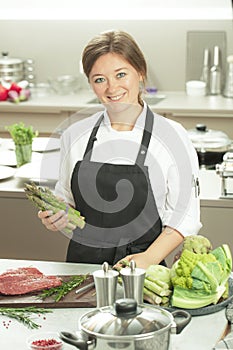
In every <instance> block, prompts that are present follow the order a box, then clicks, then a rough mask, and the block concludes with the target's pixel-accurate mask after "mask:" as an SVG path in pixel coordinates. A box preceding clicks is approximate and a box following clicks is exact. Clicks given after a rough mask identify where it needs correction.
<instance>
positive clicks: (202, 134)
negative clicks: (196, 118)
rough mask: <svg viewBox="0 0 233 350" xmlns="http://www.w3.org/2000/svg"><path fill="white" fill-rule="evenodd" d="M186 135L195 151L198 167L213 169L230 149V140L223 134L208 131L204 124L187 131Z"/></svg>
mask: <svg viewBox="0 0 233 350" xmlns="http://www.w3.org/2000/svg"><path fill="white" fill-rule="evenodd" d="M188 135H189V137H190V139H191V141H192V143H193V145H194V147H195V149H196V151H197V155H198V160H199V165H200V167H205V168H215V165H216V164H218V163H221V162H222V160H223V156H224V154H225V153H226V152H227V151H229V150H230V149H231V147H232V140H230V139H229V137H228V136H227V135H226V134H225V133H224V132H222V131H219V130H211V129H208V128H207V126H206V125H204V124H197V125H196V128H195V129H191V130H188Z"/></svg>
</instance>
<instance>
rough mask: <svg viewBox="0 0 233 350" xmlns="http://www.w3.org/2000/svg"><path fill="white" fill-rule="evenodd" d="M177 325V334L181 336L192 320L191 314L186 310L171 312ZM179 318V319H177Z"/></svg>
mask: <svg viewBox="0 0 233 350" xmlns="http://www.w3.org/2000/svg"><path fill="white" fill-rule="evenodd" d="M171 314H172V316H173V317H174V320H175V323H176V334H180V333H181V332H182V330H183V329H184V328H185V327H186V326H187V325H188V324H189V322H190V321H191V319H192V316H191V315H190V313H188V312H187V311H184V310H175V311H172V312H171ZM176 318H179V319H176Z"/></svg>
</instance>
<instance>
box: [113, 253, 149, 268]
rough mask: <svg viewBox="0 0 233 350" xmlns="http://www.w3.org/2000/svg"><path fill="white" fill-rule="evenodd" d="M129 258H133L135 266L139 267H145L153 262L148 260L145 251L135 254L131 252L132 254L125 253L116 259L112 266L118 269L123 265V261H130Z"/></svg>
mask: <svg viewBox="0 0 233 350" xmlns="http://www.w3.org/2000/svg"><path fill="white" fill-rule="evenodd" d="M131 260H134V261H135V263H136V267H138V268H141V269H145V270H146V269H147V268H148V267H149V266H150V265H152V264H153V262H152V261H151V260H150V258H149V256H148V254H146V252H142V253H137V254H132V255H127V256H126V257H125V258H123V259H121V260H120V261H118V262H117V263H116V264H115V265H114V266H113V268H114V269H116V270H120V269H121V268H122V267H124V262H125V261H128V262H130V261H131Z"/></svg>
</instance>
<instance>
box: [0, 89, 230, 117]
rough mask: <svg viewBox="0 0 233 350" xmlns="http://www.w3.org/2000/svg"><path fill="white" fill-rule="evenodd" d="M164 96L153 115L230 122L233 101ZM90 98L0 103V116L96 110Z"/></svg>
mask: <svg viewBox="0 0 233 350" xmlns="http://www.w3.org/2000/svg"><path fill="white" fill-rule="evenodd" d="M161 94H162V95H165V98H164V99H162V100H161V101H160V102H158V103H156V104H151V108H152V109H153V110H154V111H158V112H159V111H162V112H163V113H177V112H179V113H180V112H182V113H185V114H186V113H192V114H195V113H200V112H201V113H205V114H207V115H208V114H211V116H212V115H215V114H216V115H217V114H219V113H224V115H226V116H228V117H229V118H233V113H232V111H233V99H231V98H224V97H223V96H221V95H219V96H198V97H196V96H194V97H193V96H187V95H186V93H185V91H162V92H159V93H158V95H161ZM93 98H94V95H93V93H92V91H91V90H80V91H79V92H78V93H76V94H70V95H58V94H49V95H47V96H41V97H37V96H36V95H32V97H31V98H30V99H29V100H28V101H26V102H22V103H20V104H14V103H11V102H6V101H4V102H1V103H0V113H1V112H15V111H16V110H17V112H28V113H32V112H37V113H38V112H41V113H47V112H50V113H58V112H60V111H73V112H75V111H77V110H79V109H81V108H90V107H95V108H96V107H98V106H99V107H100V105H99V104H95V103H88V102H89V101H91V100H92V99H93Z"/></svg>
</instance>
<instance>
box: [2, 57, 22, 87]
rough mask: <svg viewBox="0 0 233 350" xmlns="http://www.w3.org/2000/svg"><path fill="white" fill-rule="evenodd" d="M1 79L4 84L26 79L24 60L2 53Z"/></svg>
mask: <svg viewBox="0 0 233 350" xmlns="http://www.w3.org/2000/svg"><path fill="white" fill-rule="evenodd" d="M0 79H1V80H2V81H4V82H9V83H11V82H19V81H21V80H23V79H24V60H22V59H20V58H13V57H10V56H8V52H2V57H1V58H0Z"/></svg>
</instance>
